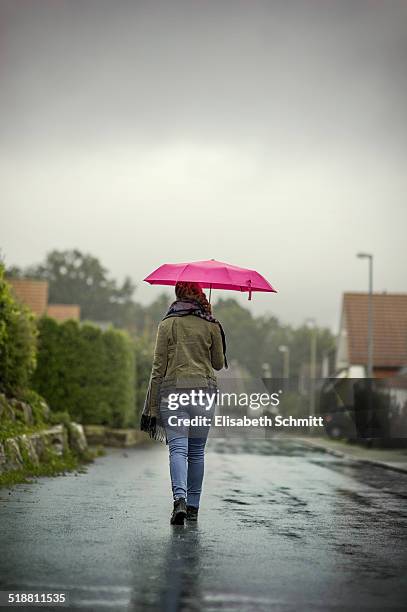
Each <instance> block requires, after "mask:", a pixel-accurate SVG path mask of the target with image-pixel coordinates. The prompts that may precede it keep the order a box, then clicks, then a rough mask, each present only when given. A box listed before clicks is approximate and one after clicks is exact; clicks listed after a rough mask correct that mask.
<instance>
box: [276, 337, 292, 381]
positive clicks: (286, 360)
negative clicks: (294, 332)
mask: <svg viewBox="0 0 407 612" xmlns="http://www.w3.org/2000/svg"><path fill="white" fill-rule="evenodd" d="M278 350H279V351H280V353H283V378H286V379H287V382H288V379H289V378H290V347H288V346H287V345H286V344H280V346H279V347H278Z"/></svg>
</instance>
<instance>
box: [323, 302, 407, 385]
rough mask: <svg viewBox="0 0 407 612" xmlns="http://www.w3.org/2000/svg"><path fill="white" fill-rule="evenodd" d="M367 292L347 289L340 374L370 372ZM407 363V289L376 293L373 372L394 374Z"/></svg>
mask: <svg viewBox="0 0 407 612" xmlns="http://www.w3.org/2000/svg"><path fill="white" fill-rule="evenodd" d="M368 299H369V296H368V294H367V293H344V294H343V302H342V312H341V321H340V329H339V334H338V339H337V348H336V357H335V373H336V375H337V376H347V377H350V378H362V377H365V376H366V367H367V339H368ZM406 365H407V293H374V294H373V374H374V377H375V378H387V377H389V376H394V375H396V374H397V373H399V372H400V370H401V369H402V368H403V367H405V366H406Z"/></svg>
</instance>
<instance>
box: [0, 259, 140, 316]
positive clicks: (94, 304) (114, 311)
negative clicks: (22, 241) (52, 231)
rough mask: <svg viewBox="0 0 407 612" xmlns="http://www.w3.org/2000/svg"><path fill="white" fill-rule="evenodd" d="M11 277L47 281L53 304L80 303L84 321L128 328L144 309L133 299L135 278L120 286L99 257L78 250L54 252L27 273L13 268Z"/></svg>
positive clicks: (10, 271) (10, 270)
mask: <svg viewBox="0 0 407 612" xmlns="http://www.w3.org/2000/svg"><path fill="white" fill-rule="evenodd" d="M8 274H9V275H10V276H14V277H16V276H17V277H18V276H22V275H24V276H29V277H31V278H38V279H43V280H47V281H48V283H49V301H50V302H51V303H55V304H79V305H80V307H81V318H82V319H90V320H94V321H112V322H113V323H114V324H115V325H118V326H120V327H126V326H128V325H129V324H131V323H132V321H133V320H134V318H135V317H136V316H137V314H139V313H138V312H137V311H138V309H139V308H140V307H139V306H138V305H137V304H135V302H133V300H132V296H133V293H134V290H135V286H134V284H133V283H132V281H131V279H130V278H128V277H126V278H125V279H124V281H123V283H122V285H121V286H119V285H118V284H117V282H116V281H115V280H113V279H111V278H109V276H108V273H107V270H106V268H104V267H103V266H102V264H101V263H100V261H99V260H98V259H97V258H96V257H93V256H92V255H89V254H84V253H81V252H80V251H78V250H77V249H73V250H68V251H57V250H54V251H51V252H50V253H48V255H47V257H46V259H45V262H44V263H43V264H40V265H37V266H32V267H29V268H27V269H26V270H24V271H22V270H20V269H19V268H16V267H12V268H10V269H9V270H8ZM139 318H140V317H139Z"/></svg>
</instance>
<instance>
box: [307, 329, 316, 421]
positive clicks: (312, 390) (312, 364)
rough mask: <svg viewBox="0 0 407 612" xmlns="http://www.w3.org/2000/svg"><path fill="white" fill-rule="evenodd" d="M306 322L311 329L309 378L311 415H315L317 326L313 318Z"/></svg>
mask: <svg viewBox="0 0 407 612" xmlns="http://www.w3.org/2000/svg"><path fill="white" fill-rule="evenodd" d="M306 324H307V326H308V328H309V329H310V330H311V339H310V355H309V367H310V371H309V380H310V415H311V416H315V378H316V370H317V326H316V321H315V319H313V318H310V319H307V321H306Z"/></svg>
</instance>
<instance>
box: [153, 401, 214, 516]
mask: <svg viewBox="0 0 407 612" xmlns="http://www.w3.org/2000/svg"><path fill="white" fill-rule="evenodd" d="M212 392H213V391H212ZM206 407H207V406H206V405H205V406H201V405H200V406H193V405H191V404H189V405H187V406H179V407H178V408H177V409H176V410H170V409H169V408H168V401H167V399H166V397H165V396H164V397H162V398H161V402H160V414H161V420H162V422H163V424H164V427H165V431H166V435H167V442H168V448H169V461H170V476H171V486H172V494H173V498H174V500H176V499H179V498H180V497H184V498H185V499H186V501H187V504H188V506H194V507H195V508H199V501H200V498H201V493H202V481H203V477H204V462H205V445H206V441H207V438H208V434H209V428H210V420H211V418H212V416H213V413H214V409H213V408H211V409H210V410H207V409H206ZM199 416H201V417H204V418H205V419H206V420H205V422H204V423H203V424H201V425H198V426H195V425H188V424H185V423H184V419H192V418H193V417H199ZM170 417H172V418H173V419H177V421H178V420H180V421H182V422H181V424H177V425H172V424H171V419H170V420H169V418H170Z"/></svg>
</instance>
